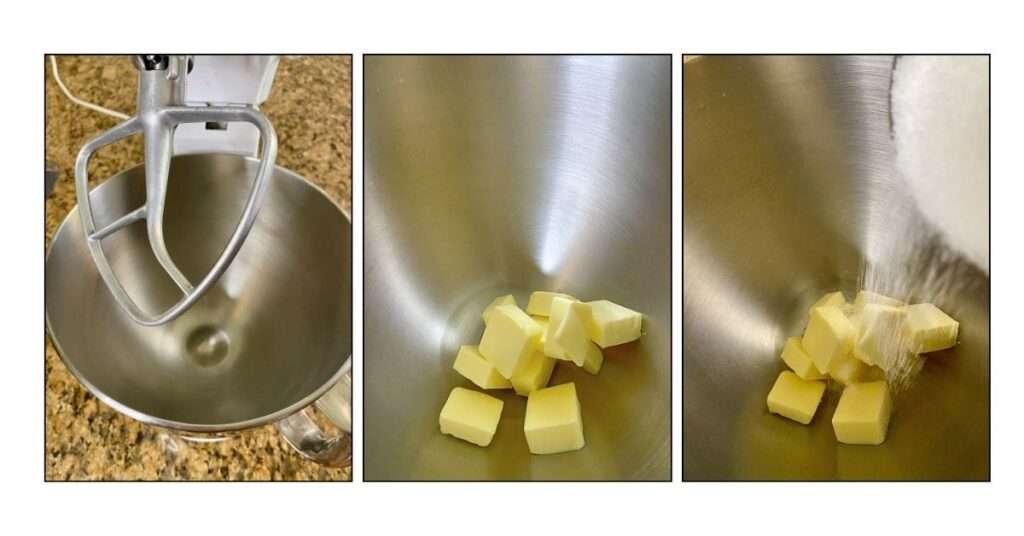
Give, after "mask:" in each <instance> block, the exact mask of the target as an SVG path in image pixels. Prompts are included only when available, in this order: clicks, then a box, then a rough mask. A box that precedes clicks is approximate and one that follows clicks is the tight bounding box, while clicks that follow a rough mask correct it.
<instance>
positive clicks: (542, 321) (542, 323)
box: [530, 315, 548, 350]
mask: <svg viewBox="0 0 1024 536" xmlns="http://www.w3.org/2000/svg"><path fill="white" fill-rule="evenodd" d="M530 318H532V319H533V321H534V322H536V323H537V327H539V328H540V348H541V350H543V349H544V344H545V343H546V342H547V339H548V317H546V316H536V315H530Z"/></svg>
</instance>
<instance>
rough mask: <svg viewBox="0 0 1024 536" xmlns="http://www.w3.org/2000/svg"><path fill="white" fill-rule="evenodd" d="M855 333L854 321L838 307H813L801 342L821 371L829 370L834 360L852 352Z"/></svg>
mask: <svg viewBox="0 0 1024 536" xmlns="http://www.w3.org/2000/svg"><path fill="white" fill-rule="evenodd" d="M855 335H856V329H854V327H853V323H851V322H850V319H849V318H847V317H846V315H844V314H843V312H842V311H841V310H840V309H839V308H838V307H832V306H827V307H816V308H814V309H811V315H810V320H808V322H807V329H806V330H805V331H804V337H803V340H802V341H801V342H803V345H804V350H805V351H806V352H807V355H809V356H811V360H813V361H814V366H815V367H817V368H818V370H820V371H828V370H830V369H831V368H832V362H833V361H834V360H836V359H839V358H841V357H845V356H846V354H848V353H850V351H851V350H852V349H853V340H854V336H855Z"/></svg>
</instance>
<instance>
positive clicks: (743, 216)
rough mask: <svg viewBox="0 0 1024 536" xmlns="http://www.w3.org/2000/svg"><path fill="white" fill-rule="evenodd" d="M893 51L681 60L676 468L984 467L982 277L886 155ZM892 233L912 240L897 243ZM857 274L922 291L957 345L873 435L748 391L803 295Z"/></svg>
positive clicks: (827, 408) (800, 308)
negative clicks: (789, 411)
mask: <svg viewBox="0 0 1024 536" xmlns="http://www.w3.org/2000/svg"><path fill="white" fill-rule="evenodd" d="M892 66H893V58H891V57H884V56H868V57H854V56H830V57H813V56H801V57H785V56H769V57H742V56H734V57H704V58H700V59H697V60H694V61H691V62H688V63H687V64H686V65H685V67H684V84H683V85H684V97H683V143H684V147H683V148H684V162H683V193H684V195H683V198H684V206H683V223H684V225H683V228H684V230H683V264H684V272H683V328H684V332H683V402H684V410H683V411H684V429H683V437H684V441H683V461H684V463H683V471H684V478H685V479H687V480H730V479H770V480H774V479H800V480H808V479H854V480H862V479H883V480H884V479H926V480H928V479H985V478H988V474H989V473H988V471H989V283H988V277H987V275H985V274H984V273H983V272H981V271H979V270H978V269H976V268H975V267H973V266H972V265H970V264H969V263H967V262H966V261H964V260H963V259H961V258H958V257H957V256H956V255H955V254H954V253H952V252H950V251H949V250H948V249H947V248H946V247H945V245H944V243H943V240H942V238H941V237H940V236H938V235H937V234H936V233H935V232H934V230H932V229H931V228H930V227H929V226H928V224H927V223H925V220H924V219H923V218H922V217H921V216H920V214H919V213H917V212H916V208H915V207H914V204H913V203H912V202H911V201H910V198H909V196H908V195H907V193H906V192H905V191H904V190H903V187H902V182H901V181H900V180H899V178H898V176H897V174H896V170H895V168H894V164H893V162H894V150H895V149H894V147H893V143H892V138H891V135H890V128H891V126H890V114H889V87H890V81H891V71H892ZM908 244H916V246H915V247H913V248H910V249H909V250H908V248H907V247H906V246H907V245H908ZM862 287H863V288H869V289H871V290H876V291H880V292H884V293H887V294H890V295H894V296H896V297H898V298H901V299H904V300H907V301H911V302H917V301H931V302H933V303H935V304H936V305H938V306H939V307H940V308H942V309H943V310H944V311H946V312H947V313H949V314H950V315H951V316H953V317H954V318H956V319H957V320H959V321H960V326H961V327H960V330H961V331H960V341H961V342H960V345H959V346H957V347H955V348H953V349H950V350H947V351H943V352H938V353H934V354H930V355H929V356H928V357H927V358H926V360H925V361H924V364H923V368H922V369H921V372H920V374H919V375H918V376H917V377H916V379H915V381H914V382H913V383H912V385H911V386H910V388H909V389H907V390H905V391H904V392H902V393H900V394H899V396H898V397H897V399H896V410H895V414H894V416H893V418H892V421H891V425H890V428H889V436H888V439H887V441H886V442H885V443H884V444H883V445H881V446H879V447H864V446H850V445H842V444H839V443H837V442H836V441H835V437H834V435H833V431H832V426H831V416H832V412H833V410H834V408H835V404H836V402H837V401H838V398H839V392H838V391H835V392H828V393H827V394H826V398H825V401H824V402H823V403H822V406H821V407H820V408H819V409H818V412H817V414H816V416H815V418H814V420H813V421H812V423H811V425H810V426H801V425H799V424H796V423H793V422H791V421H787V420H785V419H783V418H780V417H777V416H773V415H770V414H769V413H768V411H767V408H766V404H765V398H766V396H767V394H768V391H769V390H770V388H771V386H772V383H773V382H774V380H775V377H776V376H777V375H778V373H779V372H780V371H781V370H783V369H784V367H785V365H784V364H783V363H782V362H781V360H780V359H779V354H780V353H781V349H782V346H783V343H784V342H785V339H786V338H787V337H790V336H796V335H800V334H802V331H803V327H804V325H805V322H806V312H807V309H808V308H809V306H810V304H811V303H813V302H814V301H815V300H817V299H818V298H819V297H820V296H821V295H822V294H824V293H825V292H830V291H833V290H843V291H844V292H845V294H846V296H847V299H848V300H851V299H853V296H854V295H855V293H856V291H857V290H858V289H860V288H862Z"/></svg>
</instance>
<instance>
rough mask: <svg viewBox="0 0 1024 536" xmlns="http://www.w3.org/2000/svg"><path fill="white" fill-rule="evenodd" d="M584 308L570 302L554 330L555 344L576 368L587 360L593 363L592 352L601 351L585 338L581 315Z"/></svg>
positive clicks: (583, 305)
mask: <svg viewBox="0 0 1024 536" xmlns="http://www.w3.org/2000/svg"><path fill="white" fill-rule="evenodd" d="M586 308H587V305H586V304H583V303H579V302H572V303H571V304H570V305H569V310H568V311H566V313H565V316H564V317H563V318H562V322H561V324H560V325H559V326H558V329H556V330H555V342H556V343H558V346H559V347H561V348H562V349H563V350H564V351H565V355H567V356H568V357H569V359H570V360H572V362H573V363H575V364H576V366H577V367H582V366H583V364H584V363H586V362H587V360H588V359H590V360H592V361H593V359H594V352H595V351H597V352H600V351H601V350H600V349H599V348H598V347H597V345H595V344H594V343H593V341H591V340H590V337H588V336H587V329H586V327H585V326H584V325H583V314H582V313H583V312H584V310H585V309H586Z"/></svg>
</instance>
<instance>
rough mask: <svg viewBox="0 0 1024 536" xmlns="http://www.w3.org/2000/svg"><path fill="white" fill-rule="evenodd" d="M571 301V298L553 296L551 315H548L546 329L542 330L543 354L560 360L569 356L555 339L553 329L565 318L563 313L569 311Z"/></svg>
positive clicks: (565, 359)
mask: <svg viewBox="0 0 1024 536" xmlns="http://www.w3.org/2000/svg"><path fill="white" fill-rule="evenodd" d="M572 303H573V300H568V299H565V298H554V299H552V300H551V316H549V317H548V327H547V331H545V332H544V354H545V355H547V356H548V357H553V358H555V359H560V360H562V361H568V360H569V356H568V355H566V354H565V349H563V348H562V347H561V346H559V344H558V341H556V340H555V331H556V330H557V329H558V326H560V325H562V320H564V319H565V314H566V313H567V312H569V306H570V305H572Z"/></svg>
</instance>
